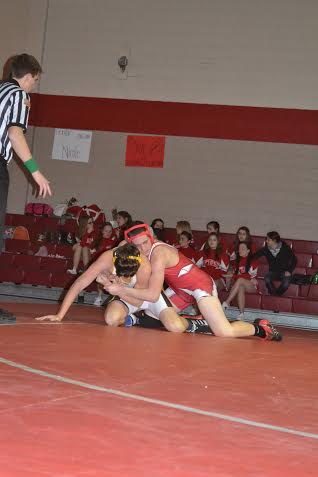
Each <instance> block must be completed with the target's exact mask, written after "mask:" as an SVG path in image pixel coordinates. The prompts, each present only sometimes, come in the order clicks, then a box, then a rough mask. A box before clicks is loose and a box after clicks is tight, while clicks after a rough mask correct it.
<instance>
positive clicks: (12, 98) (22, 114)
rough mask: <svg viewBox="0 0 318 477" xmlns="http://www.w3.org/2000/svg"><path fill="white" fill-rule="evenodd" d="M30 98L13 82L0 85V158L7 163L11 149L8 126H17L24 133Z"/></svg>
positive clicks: (11, 154)
mask: <svg viewBox="0 0 318 477" xmlns="http://www.w3.org/2000/svg"><path fill="white" fill-rule="evenodd" d="M29 102H30V96H29V95H28V93H26V92H25V91H23V90H22V89H21V88H20V86H19V83H18V82H17V81H15V80H11V81H6V82H4V83H0V156H1V157H2V158H3V159H4V160H5V161H6V162H9V161H10V160H11V159H12V156H13V149H12V145H11V142H10V139H9V135H8V130H9V127H10V126H18V127H20V128H22V129H23V132H24V133H25V132H26V130H27V126H28V118H29V109H30V108H29V104H30V103H29Z"/></svg>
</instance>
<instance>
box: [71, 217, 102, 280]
mask: <svg viewBox="0 0 318 477" xmlns="http://www.w3.org/2000/svg"><path fill="white" fill-rule="evenodd" d="M97 235H98V233H97V231H96V230H95V228H94V222H93V219H92V218H91V217H81V218H80V220H79V239H78V240H79V242H78V243H76V244H75V245H73V251H74V255H73V267H72V268H70V269H69V270H67V273H70V274H71V275H77V273H78V266H79V263H80V261H81V260H83V264H84V268H86V267H87V265H88V263H89V261H90V259H91V256H92V252H91V250H92V251H94V244H95V242H96V239H97Z"/></svg>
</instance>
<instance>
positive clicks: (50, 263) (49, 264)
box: [40, 257, 68, 273]
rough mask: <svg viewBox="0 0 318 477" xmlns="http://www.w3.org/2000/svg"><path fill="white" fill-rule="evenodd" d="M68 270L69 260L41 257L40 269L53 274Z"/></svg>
mask: <svg viewBox="0 0 318 477" xmlns="http://www.w3.org/2000/svg"><path fill="white" fill-rule="evenodd" d="M67 268H68V262H67V260H65V259H63V258H54V257H41V263H40V269H41V270H49V271H51V272H52V273H56V272H64V271H66V270H67Z"/></svg>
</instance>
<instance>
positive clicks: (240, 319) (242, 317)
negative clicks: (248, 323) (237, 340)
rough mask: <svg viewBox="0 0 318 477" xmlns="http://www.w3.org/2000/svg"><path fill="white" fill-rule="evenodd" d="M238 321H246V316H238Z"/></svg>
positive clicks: (242, 314)
mask: <svg viewBox="0 0 318 477" xmlns="http://www.w3.org/2000/svg"><path fill="white" fill-rule="evenodd" d="M237 319H238V320H239V321H244V320H245V315H244V313H240V314H239V315H238V316H237Z"/></svg>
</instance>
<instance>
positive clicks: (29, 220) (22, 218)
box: [10, 214, 35, 230]
mask: <svg viewBox="0 0 318 477" xmlns="http://www.w3.org/2000/svg"><path fill="white" fill-rule="evenodd" d="M34 224H35V217H33V216H30V215H21V214H11V224H10V225H14V226H18V225H23V227H26V228H27V229H28V230H29V228H32V227H33V225H34Z"/></svg>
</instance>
